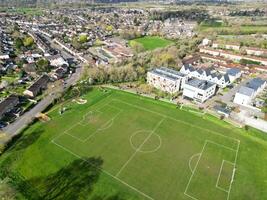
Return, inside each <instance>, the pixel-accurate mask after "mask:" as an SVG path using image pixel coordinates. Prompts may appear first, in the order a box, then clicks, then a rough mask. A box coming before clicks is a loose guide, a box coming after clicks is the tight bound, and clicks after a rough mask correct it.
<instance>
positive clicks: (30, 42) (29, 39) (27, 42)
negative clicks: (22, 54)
mask: <svg viewBox="0 0 267 200" xmlns="http://www.w3.org/2000/svg"><path fill="white" fill-rule="evenodd" d="M33 44H34V40H33V38H32V37H31V36H27V37H25V38H24V40H23V45H24V46H25V47H30V46H32V45H33Z"/></svg>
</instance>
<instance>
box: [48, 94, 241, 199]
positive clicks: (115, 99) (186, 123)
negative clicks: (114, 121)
mask: <svg viewBox="0 0 267 200" xmlns="http://www.w3.org/2000/svg"><path fill="white" fill-rule="evenodd" d="M109 97H110V96H109ZM112 102H119V103H123V104H126V105H129V106H131V107H133V108H138V109H140V110H143V111H147V112H149V113H152V114H156V115H157V116H161V117H162V119H161V120H160V121H159V122H158V124H157V125H156V126H155V127H154V129H153V131H152V133H151V134H149V136H148V137H147V138H146V139H145V140H144V142H143V143H142V144H141V145H140V146H139V148H138V149H141V148H142V146H143V144H145V143H146V141H147V140H148V139H149V138H150V137H151V135H152V134H153V133H154V132H155V130H156V129H157V128H158V126H160V124H161V123H162V122H163V121H164V120H165V119H171V120H174V121H176V122H179V123H182V124H185V125H188V126H190V127H195V128H198V129H200V130H204V131H206V132H208V133H210V134H214V135H216V136H221V137H223V138H227V139H228V140H230V141H234V142H237V144H238V148H237V150H235V149H232V148H231V147H227V146H223V145H221V146H220V144H217V143H216V144H217V145H218V146H220V147H224V148H227V149H228V150H232V151H238V149H239V144H240V141H239V140H238V139H236V138H233V137H229V136H226V135H223V134H221V133H217V132H214V131H212V130H209V129H206V128H202V127H200V126H198V125H193V124H190V123H188V122H185V121H183V120H179V119H176V118H174V117H171V116H168V115H165V114H162V113H160V112H157V111H154V110H150V109H147V108H145V107H143V106H138V105H135V104H132V103H129V102H125V101H123V100H119V99H117V98H113V99H111V100H109V101H108V102H107V103H105V104H103V105H101V106H100V107H97V108H95V110H99V109H101V108H103V107H105V106H111V107H114V108H116V109H118V110H120V112H122V111H124V110H121V109H119V108H118V107H117V106H114V105H108V104H111V103H112ZM90 112H92V110H90V111H88V112H87V113H86V114H88V113H90ZM120 112H119V114H120ZM86 114H85V115H86ZM78 123H79V122H78ZM78 123H76V124H74V125H72V126H71V127H69V128H68V129H67V130H65V131H64V132H63V133H61V134H59V135H57V136H56V137H55V138H53V139H52V140H51V142H52V143H54V144H55V145H57V146H58V147H60V148H62V149H63V150H65V151H67V152H69V153H71V154H73V155H74V156H76V157H78V158H81V156H79V155H77V154H75V153H74V152H72V151H71V150H69V149H68V148H66V147H64V146H62V145H60V144H58V143H57V142H56V141H55V140H56V139H57V138H59V137H60V136H62V135H64V134H66V131H68V130H70V129H72V128H73V127H74V126H75V125H77V124H78ZM76 139H77V138H76ZM208 142H209V141H208V140H205V144H204V145H203V149H202V151H201V153H199V154H200V155H199V158H198V160H197V164H196V166H195V167H194V169H193V172H192V175H191V177H190V180H189V182H188V184H187V187H186V190H187V188H188V187H189V185H190V181H191V179H192V177H193V174H194V173H195V171H196V168H197V166H198V163H199V161H200V159H201V156H202V153H203V151H204V149H205V146H206V145H207V143H208ZM211 142H213V141H211ZM214 143H215V142H214ZM138 149H136V151H135V152H134V153H133V154H132V155H131V156H130V158H129V159H128V160H127V161H126V162H125V163H124V164H123V165H122V167H121V168H120V169H119V171H118V172H117V173H116V175H112V174H110V173H109V172H107V171H106V170H104V169H101V170H102V171H103V172H104V173H105V174H108V175H109V176H111V177H112V178H114V179H116V180H118V181H119V182H121V183H122V184H124V185H126V186H128V187H129V188H131V189H133V190H134V191H136V192H138V193H139V194H141V195H142V196H144V197H146V198H148V199H151V200H154V199H153V198H152V197H151V196H149V195H147V194H145V193H144V192H142V191H141V190H138V189H137V188H135V187H133V186H131V185H129V184H128V183H126V182H124V181H123V180H121V179H120V178H118V176H119V175H120V173H121V172H122V171H123V170H124V168H126V167H127V165H128V163H130V162H131V160H132V159H133V158H134V157H135V155H136V154H137V153H138V152H139V151H138ZM237 155H238V152H236V157H235V166H236V160H237ZM81 159H82V158H81ZM85 161H86V160H85ZM233 177H234V174H233ZM232 179H233V178H232ZM232 182H233V181H232ZM232 182H231V185H232ZM231 185H230V187H229V193H228V198H227V200H228V199H229V194H230V191H231ZM186 190H185V192H184V194H185V195H186V196H189V197H191V196H190V195H188V194H187V193H186ZM191 198H192V199H194V200H198V199H196V198H194V197H191Z"/></svg>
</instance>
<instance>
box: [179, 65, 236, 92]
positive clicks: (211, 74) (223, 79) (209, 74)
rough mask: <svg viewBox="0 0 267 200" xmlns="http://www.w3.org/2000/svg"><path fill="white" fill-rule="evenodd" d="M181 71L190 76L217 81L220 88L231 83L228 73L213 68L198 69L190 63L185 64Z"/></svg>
mask: <svg viewBox="0 0 267 200" xmlns="http://www.w3.org/2000/svg"><path fill="white" fill-rule="evenodd" d="M180 72H181V73H183V74H186V75H188V76H189V78H197V79H200V80H204V81H209V82H212V83H215V84H216V85H218V87H220V88H225V87H226V86H227V85H229V84H230V83H231V82H230V79H229V76H228V74H222V73H219V72H217V71H216V70H214V69H211V68H209V69H196V68H194V67H192V66H190V65H183V66H182V68H181V70H180Z"/></svg>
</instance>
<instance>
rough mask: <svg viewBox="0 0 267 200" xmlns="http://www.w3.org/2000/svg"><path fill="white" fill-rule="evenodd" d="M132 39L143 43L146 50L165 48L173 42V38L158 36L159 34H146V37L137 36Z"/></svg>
mask: <svg viewBox="0 0 267 200" xmlns="http://www.w3.org/2000/svg"><path fill="white" fill-rule="evenodd" d="M131 41H136V42H138V43H140V44H142V45H143V47H144V49H145V50H146V51H148V50H154V49H157V48H163V47H166V46H168V45H170V44H172V43H173V42H172V41H171V40H167V39H164V38H161V37H157V36H145V37H142V38H137V39H134V40H131ZM131 41H130V45H131Z"/></svg>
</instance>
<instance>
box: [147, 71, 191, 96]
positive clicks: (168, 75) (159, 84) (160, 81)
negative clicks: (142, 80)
mask: <svg viewBox="0 0 267 200" xmlns="http://www.w3.org/2000/svg"><path fill="white" fill-rule="evenodd" d="M186 80H187V76H186V75H185V74H182V73H180V72H179V71H175V70H172V69H168V68H165V67H161V68H157V69H154V70H152V71H150V72H148V73H147V82H148V84H149V85H151V86H153V87H155V88H157V89H160V90H162V91H165V92H168V93H171V94H174V93H176V92H178V91H179V90H181V89H182V88H183V86H184V84H185V82H186Z"/></svg>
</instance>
